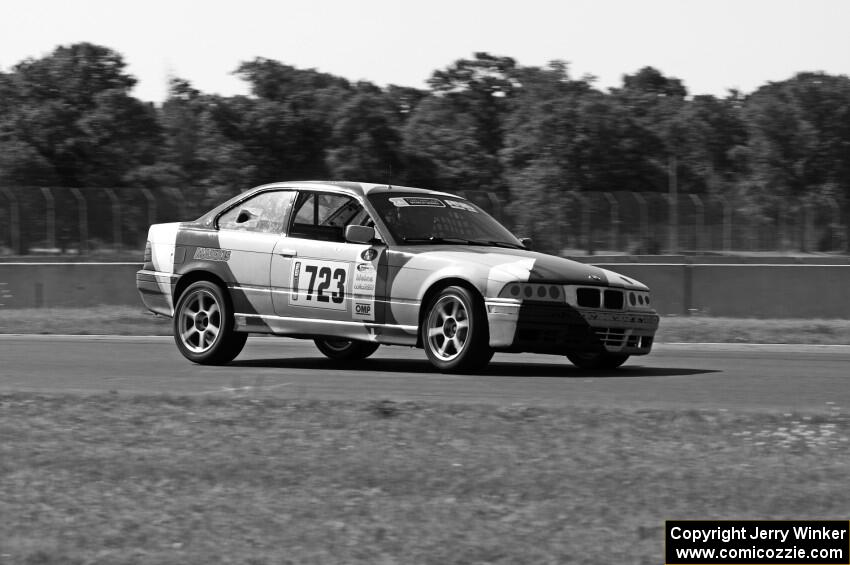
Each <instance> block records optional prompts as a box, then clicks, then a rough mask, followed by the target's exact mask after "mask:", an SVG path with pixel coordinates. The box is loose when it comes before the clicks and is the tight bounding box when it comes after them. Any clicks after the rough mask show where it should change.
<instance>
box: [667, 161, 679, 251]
mask: <svg viewBox="0 0 850 565" xmlns="http://www.w3.org/2000/svg"><path fill="white" fill-rule="evenodd" d="M677 165H678V161H677V160H676V156H675V155H671V156H670V157H669V159H668V160H667V175H668V184H669V186H668V194H667V199H668V203H669V207H670V208H669V210H670V213H669V217H668V220H669V222H670V223H669V226H668V229H669V234H668V237H669V240H668V247H669V248H670V249H669V251H668V253H669V254H670V255H676V254H677V253H678V252H679V179H678V177H677V175H676V173H677V169H678V166H677Z"/></svg>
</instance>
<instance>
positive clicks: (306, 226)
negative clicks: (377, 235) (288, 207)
mask: <svg viewBox="0 0 850 565" xmlns="http://www.w3.org/2000/svg"><path fill="white" fill-rule="evenodd" d="M349 225H371V226H374V223H373V222H372V220H371V218H370V217H369V214H368V213H367V212H366V210H365V209H364V208H363V206H362V205H361V204H360V202H358V201H357V200H356V199H354V198H352V197H350V196H346V195H343V194H326V193H318V192H302V193H301V194H300V195H299V197H298V202H297V203H296V205H295V213H294V215H293V222H292V229H291V230H290V232H289V235H290V236H292V237H303V238H307V239H320V240H323V241H340V242H342V241H345V228H346V226H349Z"/></svg>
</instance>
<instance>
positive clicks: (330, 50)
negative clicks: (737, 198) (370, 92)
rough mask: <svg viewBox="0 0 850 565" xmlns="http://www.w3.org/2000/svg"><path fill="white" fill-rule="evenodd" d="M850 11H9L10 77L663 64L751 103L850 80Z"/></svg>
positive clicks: (628, 0) (360, 4) (413, 76)
mask: <svg viewBox="0 0 850 565" xmlns="http://www.w3.org/2000/svg"><path fill="white" fill-rule="evenodd" d="M848 22H850V0H545V1H541V0H510V1H504V0H418V1H417V2H410V1H406V0H315V1H310V0H300V1H293V0H277V1H260V0H239V1H223V0H205V1H200V0H198V1H190V0H143V1H140V0H74V1H73V2H71V1H68V0H0V70H2V71H9V70H10V69H11V67H12V66H13V65H15V64H17V63H19V62H21V61H23V60H25V59H27V58H39V57H43V56H45V55H48V54H49V53H50V52H51V51H53V49H54V48H55V47H56V46H58V45H70V44H72V43H77V42H83V41H87V42H90V43H96V44H99V45H103V46H106V47H109V48H111V49H113V50H115V51H117V52H118V53H120V54H121V55H123V57H124V60H125V62H126V63H127V72H129V73H130V74H132V75H133V76H135V77H136V78H137V79H138V81H139V82H138V84H137V86H136V88H135V90H134V91H133V94H134V95H135V96H136V97H138V98H140V99H142V100H147V101H153V102H162V100H163V99H164V98H165V97H166V94H167V84H168V77H170V76H177V77H180V78H183V79H187V80H188V81H189V82H190V83H191V84H192V85H193V86H194V87H195V88H197V89H199V90H201V91H203V92H206V93H211V94H212V93H217V94H222V95H234V94H247V93H248V88H247V85H246V84H245V83H244V81H241V80H240V79H238V78H237V77H235V76H234V75H233V71H234V70H235V69H236V68H237V67H238V66H239V63H240V62H243V61H249V60H252V59H254V58H257V57H264V58H268V59H274V60H277V61H280V62H282V63H284V64H287V65H292V66H294V67H298V68H315V69H317V70H319V71H322V72H326V73H331V74H334V75H337V76H342V77H345V78H347V79H349V80H352V81H357V80H367V81H370V82H373V83H375V84H378V85H380V86H386V85H388V84H397V85H402V86H413V87H420V88H424V87H425V86H426V83H425V81H426V80H427V79H428V77H429V76H430V75H431V74H432V73H433V71H435V70H438V69H444V68H446V67H448V66H450V65H451V64H452V63H453V62H454V61H456V60H458V59H462V58H470V57H472V56H473V54H474V53H475V52H477V51H486V52H489V53H491V54H494V55H505V56H510V57H513V58H514V59H516V60H517V62H518V63H519V64H521V65H527V66H531V65H534V66H542V65H546V64H547V63H548V62H549V61H552V60H556V59H558V60H563V61H566V62H568V63H569V69H570V74H571V76H573V77H574V78H580V77H582V76H584V75H588V74H589V75H593V76H595V77H597V78H596V83H595V84H596V86H597V87H598V88H601V89H607V88H610V87H616V86H619V85H621V84H622V76H623V75H624V74H631V73H634V72H635V71H637V70H639V69H640V68H642V67H645V66H653V67H655V68H657V69H659V70H660V71H661V72H663V73H664V74H665V75H667V76H673V77H676V78H679V79H682V81H683V82H684V84H685V86H686V87H687V89H688V92H689V93H690V94H694V95H696V94H714V95H716V96H725V95H726V93H727V92H728V90H729V89H731V88H735V89H738V90H741V91H743V92H745V93H748V92H752V91H753V90H755V89H756V88H758V87H759V86H761V85H764V84H766V83H767V82H768V81H781V80H785V79H788V78H790V77H792V76H793V75H794V74H796V73H797V72H801V71H824V72H827V73H830V74H842V75H848V74H850V32H848Z"/></svg>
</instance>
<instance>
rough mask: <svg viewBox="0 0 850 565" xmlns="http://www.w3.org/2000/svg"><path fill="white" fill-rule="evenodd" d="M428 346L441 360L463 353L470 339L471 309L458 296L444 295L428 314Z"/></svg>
mask: <svg viewBox="0 0 850 565" xmlns="http://www.w3.org/2000/svg"><path fill="white" fill-rule="evenodd" d="M426 331H427V339H428V348H429V349H430V351H431V352H432V353H433V354H434V355H435V356H436V357H437V358H438V359H440V360H441V361H451V360H453V359H455V358H456V357H457V356H458V355H460V354H461V353H463V350H464V349H465V348H466V345H467V343H468V341H469V310H468V309H467V307H466V304H464V302H463V301H462V300H461V299H460V298H458V297H457V296H452V295H449V296H443V297H442V298H440V299H439V300H438V301H437V303H436V304H434V307H433V308H431V312H429V314H428V320H427V325H426Z"/></svg>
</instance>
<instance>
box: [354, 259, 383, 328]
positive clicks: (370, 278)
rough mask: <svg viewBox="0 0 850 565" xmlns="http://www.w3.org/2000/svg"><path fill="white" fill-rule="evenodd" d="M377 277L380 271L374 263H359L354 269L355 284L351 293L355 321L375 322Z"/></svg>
mask: <svg viewBox="0 0 850 565" xmlns="http://www.w3.org/2000/svg"><path fill="white" fill-rule="evenodd" d="M377 276H378V271H377V270H376V269H375V267H374V266H373V265H372V263H357V266H356V267H355V268H354V284H353V285H352V291H351V294H352V295H353V300H354V306H353V308H352V310H351V317H352V318H354V319H355V320H367V321H374V319H375V285H376V284H377Z"/></svg>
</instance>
